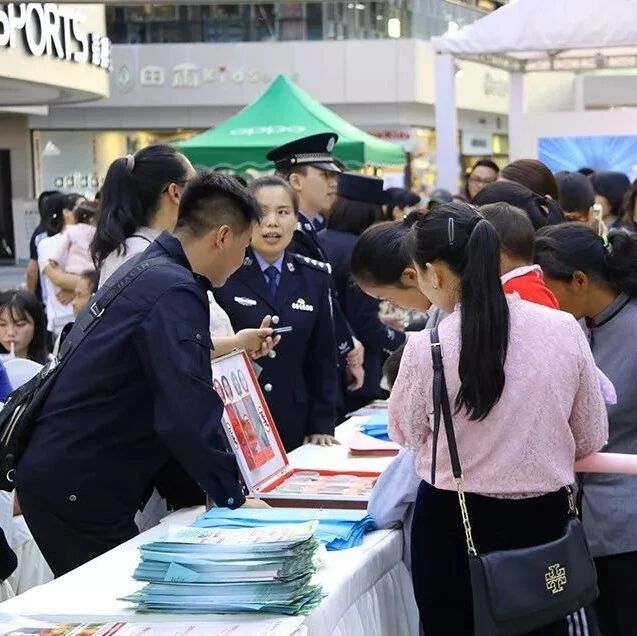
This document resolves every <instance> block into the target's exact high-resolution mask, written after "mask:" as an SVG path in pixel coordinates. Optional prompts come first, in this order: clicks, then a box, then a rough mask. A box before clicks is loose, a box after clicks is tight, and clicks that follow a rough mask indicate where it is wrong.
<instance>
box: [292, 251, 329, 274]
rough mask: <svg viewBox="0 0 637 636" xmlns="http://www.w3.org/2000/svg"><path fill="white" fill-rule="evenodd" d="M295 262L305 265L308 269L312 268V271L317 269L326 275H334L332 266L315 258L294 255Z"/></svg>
mask: <svg viewBox="0 0 637 636" xmlns="http://www.w3.org/2000/svg"><path fill="white" fill-rule="evenodd" d="M294 260H295V261H296V262H297V263H298V264H299V265H305V266H306V267H311V268H312V269H317V270H318V271H319V272H323V273H325V274H331V273H332V266H331V265H330V264H329V263H324V262H323V261H317V260H316V259H314V258H308V257H307V256H301V255H300V254H294Z"/></svg>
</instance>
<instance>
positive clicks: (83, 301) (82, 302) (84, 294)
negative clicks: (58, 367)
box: [53, 270, 100, 357]
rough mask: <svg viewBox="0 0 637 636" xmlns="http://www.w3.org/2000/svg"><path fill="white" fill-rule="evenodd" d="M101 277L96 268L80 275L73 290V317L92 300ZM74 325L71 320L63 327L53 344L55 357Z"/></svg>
mask: <svg viewBox="0 0 637 636" xmlns="http://www.w3.org/2000/svg"><path fill="white" fill-rule="evenodd" d="M99 279H100V273H99V271H96V270H87V271H85V272H82V273H81V274H80V275H79V278H78V279H77V283H76V285H75V291H74V292H73V300H72V302H71V304H72V306H73V318H77V317H78V315H79V313H80V312H81V311H82V309H84V307H86V305H87V304H88V302H89V301H90V300H91V298H92V297H93V294H94V293H95V292H96V291H97V285H98V283H99ZM73 325H74V323H72V322H69V323H68V324H66V325H65V326H64V327H63V329H62V331H61V333H60V335H59V336H58V338H57V340H56V341H55V344H54V345H53V357H57V355H58V353H59V352H60V347H61V346H62V343H63V342H64V340H65V339H66V337H67V336H68V335H69V332H70V331H71V329H73Z"/></svg>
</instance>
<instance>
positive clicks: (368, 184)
mask: <svg viewBox="0 0 637 636" xmlns="http://www.w3.org/2000/svg"><path fill="white" fill-rule="evenodd" d="M336 194H337V195H338V196H339V197H340V198H341V199H349V200H350V201H362V202H364V203H377V204H378V205H383V204H384V203H387V194H386V193H385V191H384V190H383V180H382V179H378V178H377V177H367V176H365V175H362V174H358V173H356V172H345V173H344V174H342V175H341V177H340V179H339V180H338V190H337V192H336Z"/></svg>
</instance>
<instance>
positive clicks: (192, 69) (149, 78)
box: [115, 63, 299, 92]
mask: <svg viewBox="0 0 637 636" xmlns="http://www.w3.org/2000/svg"><path fill="white" fill-rule="evenodd" d="M290 77H291V79H292V81H294V82H298V81H299V74H298V73H292V74H291V75H290ZM115 79H116V81H117V84H118V87H119V89H120V90H121V91H123V92H127V91H128V90H130V88H131V84H132V73H131V71H130V69H129V67H128V66H127V65H125V64H123V65H122V66H120V67H119V68H118V69H117V73H116V74H115ZM273 79H274V76H273V75H272V74H271V73H266V72H265V71H261V70H259V69H256V68H249V69H246V68H244V67H240V68H238V69H236V70H229V69H228V67H226V66H217V67H214V68H212V67H202V66H198V65H196V64H190V63H183V64H175V65H174V66H172V67H168V68H165V67H163V66H159V65H156V64H153V65H147V66H143V67H142V68H141V69H140V70H139V85H140V86H143V87H147V88H152V87H162V86H171V87H172V88H199V87H200V86H205V85H210V84H217V85H224V84H226V85H232V84H235V85H240V84H257V83H262V84H269V83H270V82H271V81H272V80H273Z"/></svg>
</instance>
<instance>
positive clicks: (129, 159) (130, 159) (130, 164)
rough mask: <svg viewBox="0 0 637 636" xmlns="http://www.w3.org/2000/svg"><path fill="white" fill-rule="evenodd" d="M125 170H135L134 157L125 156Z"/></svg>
mask: <svg viewBox="0 0 637 636" xmlns="http://www.w3.org/2000/svg"><path fill="white" fill-rule="evenodd" d="M126 169H127V170H128V172H133V170H135V157H134V156H133V155H126Z"/></svg>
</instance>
